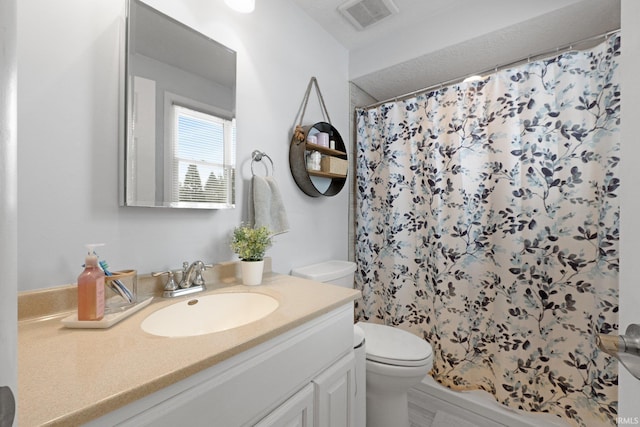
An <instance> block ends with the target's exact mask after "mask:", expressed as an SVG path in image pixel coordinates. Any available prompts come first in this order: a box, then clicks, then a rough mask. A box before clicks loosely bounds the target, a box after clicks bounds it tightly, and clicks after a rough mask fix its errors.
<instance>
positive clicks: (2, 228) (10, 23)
mask: <svg viewBox="0 0 640 427" xmlns="http://www.w3.org/2000/svg"><path fill="white" fill-rule="evenodd" d="M15 16H16V0H9V1H4V0H3V1H0V271H1V272H2V276H3V277H2V283H0V387H3V388H4V387H7V386H8V387H9V388H10V389H11V391H12V393H13V394H16V393H17V384H18V375H17V336H18V326H17V307H16V300H17V289H18V286H17V283H18V275H17V272H18V268H17V263H18V257H17V255H16V249H17V246H18V233H17V218H18V206H17V202H18V195H17V192H16V191H17V187H18V185H17V178H18V171H17V168H16V166H17V122H16V96H17V93H16V92H17V90H16V84H17V78H16V77H17V76H16V19H15ZM6 390H7V389H4V392H6ZM6 399H7V396H0V425H3V426H4V425H11V424H12V420H13V419H14V418H13V417H14V414H13V413H12V411H11V408H10V407H9V405H7V400H6Z"/></svg>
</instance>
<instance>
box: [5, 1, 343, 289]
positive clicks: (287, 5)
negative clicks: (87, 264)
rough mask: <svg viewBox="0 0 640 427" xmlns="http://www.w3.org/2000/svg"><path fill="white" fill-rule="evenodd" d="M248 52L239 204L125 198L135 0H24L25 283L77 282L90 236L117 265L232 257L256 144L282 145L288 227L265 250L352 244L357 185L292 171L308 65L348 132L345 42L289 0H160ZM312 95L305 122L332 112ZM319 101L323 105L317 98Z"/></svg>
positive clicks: (287, 258) (241, 68) (287, 253)
mask: <svg viewBox="0 0 640 427" xmlns="http://www.w3.org/2000/svg"><path fill="white" fill-rule="evenodd" d="M148 3H149V4H150V5H152V6H153V7H156V8H157V9H160V10H162V11H163V12H165V13H167V14H169V15H172V16H174V17H176V18H177V19H179V20H181V21H183V22H185V23H186V24H188V25H190V26H193V27H195V28H197V29H198V30H200V31H202V32H203V33H205V34H207V35H208V36H210V37H212V38H213V39H216V40H218V41H220V42H221V43H223V44H226V45H227V46H229V47H230V48H232V49H234V50H235V51H237V53H238V76H237V77H238V92H237V119H238V128H237V141H238V153H237V154H238V155H237V158H238V168H239V182H238V187H237V194H238V200H237V202H238V203H237V208H236V209H234V210H230V211H200V210H165V209H151V208H131V207H128V208H121V207H118V194H117V186H118V185H117V184H118V176H117V170H118V168H117V162H118V151H117V147H118V139H117V138H118V125H119V124H118V83H119V80H118V79H119V76H118V68H119V44H120V37H121V31H122V29H123V13H124V4H125V0H58V1H55V2H52V1H48V0H20V2H19V4H18V72H19V76H20V78H19V87H18V130H19V147H18V150H19V151H18V166H19V172H18V173H19V175H18V178H19V180H18V190H19V191H18V209H19V224H18V258H19V260H18V288H19V290H29V289H36V288H44V287H50V286H55V285H61V284H69V283H74V282H75V279H76V277H77V275H78V274H79V272H80V271H81V264H82V263H83V258H84V253H85V250H84V246H83V245H84V244H85V243H91V242H104V243H106V244H107V246H106V247H105V248H103V249H102V250H100V252H99V254H100V255H101V257H102V258H104V259H106V260H107V261H108V262H109V264H110V266H111V267H112V269H120V268H136V269H138V271H139V272H140V273H149V272H151V271H158V270H162V269H167V268H178V267H180V266H181V264H182V261H194V260H196V259H202V260H204V261H206V262H220V261H227V260H231V259H235V258H234V255H233V254H232V253H231V251H230V250H229V248H228V237H229V233H230V232H231V230H232V229H233V227H234V226H236V225H237V224H239V223H240V222H241V221H243V220H246V219H247V218H248V206H247V203H246V200H247V194H248V193H247V191H248V190H249V185H248V181H247V180H249V179H250V174H251V172H250V169H249V167H250V154H251V152H252V151H253V150H254V149H260V150H263V151H265V152H267V154H269V156H270V157H271V158H272V159H273V162H274V163H275V177H276V179H277V181H278V183H279V186H280V190H281V192H282V194H283V198H284V203H285V205H286V207H287V210H288V215H289V222H290V224H291V231H290V232H289V233H287V234H283V235H281V236H277V237H276V239H275V240H276V241H275V244H274V246H273V247H272V248H271V249H270V250H269V251H268V253H267V254H268V255H270V256H272V257H273V265H274V270H276V271H279V272H283V273H288V272H289V270H290V269H291V268H292V267H296V266H299V265H303V264H307V263H311V262H316V261H320V260H324V259H328V258H342V259H346V257H347V228H348V227H347V199H348V195H347V190H346V188H345V189H344V190H343V191H342V192H341V193H340V194H339V195H337V196H334V197H321V198H311V197H308V196H306V195H304V194H303V193H302V191H300V190H299V189H298V188H297V186H296V184H295V182H294V181H293V178H292V177H291V173H290V172H289V164H288V155H289V142H290V138H291V129H292V127H293V124H294V119H295V116H296V114H297V112H298V108H299V106H300V103H301V101H302V96H303V94H304V91H305V89H306V86H307V83H308V81H309V79H310V78H311V76H316V77H317V78H318V81H319V83H320V87H321V89H322V92H323V95H324V98H325V102H326V104H327V108H328V110H329V113H330V115H331V119H332V122H333V125H334V126H335V127H336V128H337V129H338V130H340V132H341V133H342V134H343V137H344V139H345V140H347V139H348V120H349V114H348V106H349V90H348V83H347V80H348V79H347V66H348V65H347V62H348V54H347V51H346V50H345V49H344V48H343V47H342V46H340V45H339V44H338V43H337V42H336V41H335V40H334V39H332V38H331V37H329V36H328V35H327V34H326V33H325V32H324V31H323V30H322V29H321V28H320V27H319V26H318V25H317V24H315V22H313V21H312V20H311V19H310V18H309V17H307V16H306V15H304V14H303V13H302V12H301V11H300V9H299V8H298V7H297V6H295V5H293V4H292V3H291V2H289V0H271V1H269V2H265V1H258V2H256V3H257V4H256V11H255V12H254V13H252V14H250V15H242V14H238V13H235V12H233V11H231V10H228V9H227V8H226V6H225V5H224V2H222V1H210V0H183V1H180V2H176V1H174V0H149V1H148ZM317 105H318V102H317V100H316V98H315V97H312V98H311V102H310V109H309V111H308V113H307V117H306V119H307V120H305V122H307V123H314V122H316V121H320V120H321V119H322V117H321V115H320V113H319V109H318V108H317ZM312 107H313V108H312Z"/></svg>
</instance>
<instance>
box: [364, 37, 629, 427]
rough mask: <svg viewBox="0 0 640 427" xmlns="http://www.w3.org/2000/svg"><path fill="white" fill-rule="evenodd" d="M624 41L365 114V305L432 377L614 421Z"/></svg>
mask: <svg viewBox="0 0 640 427" xmlns="http://www.w3.org/2000/svg"><path fill="white" fill-rule="evenodd" d="M619 53H620V38H619V35H618V34H616V35H613V36H611V37H609V38H608V39H607V40H606V41H604V42H603V43H601V44H600V45H598V46H596V47H594V48H592V49H589V50H585V51H572V52H568V53H564V54H562V55H559V56H557V57H554V58H551V59H546V60H542V61H537V62H532V63H528V64H525V65H522V66H518V67H515V68H512V69H509V70H505V71H501V72H497V73H495V74H493V75H491V76H490V77H488V78H486V79H485V80H484V81H480V82H475V83H461V84H458V85H453V86H450V87H445V88H443V89H441V90H437V91H434V92H430V93H426V94H422V95H418V96H415V97H413V98H411V99H407V100H404V101H398V102H393V103H386V104H383V105H381V106H379V107H377V108H372V109H368V110H359V111H358V114H357V148H356V150H357V156H356V163H357V164H356V171H357V177H356V185H357V190H356V193H357V195H356V197H357V201H356V203H357V216H356V241H357V248H356V261H357V264H358V271H357V273H356V286H357V287H358V288H359V289H361V290H362V291H363V298H362V300H361V301H359V302H358V304H357V308H356V315H357V317H358V318H359V319H360V320H368V321H374V322H379V323H385V324H389V325H395V326H398V327H401V328H404V329H407V330H409V331H411V332H413V333H415V334H416V335H419V336H421V337H424V339H426V340H428V341H429V342H430V343H431V344H432V346H433V349H434V367H433V370H432V372H431V374H432V376H433V377H434V378H435V379H436V380H437V381H439V382H440V383H442V384H444V385H446V386H449V387H451V388H454V389H458V390H466V389H483V390H486V391H487V392H489V393H491V394H493V395H494V396H495V397H496V399H497V400H498V401H499V402H501V403H503V404H505V405H508V406H511V407H514V408H519V409H523V410H527V411H534V412H548V413H552V414H556V415H558V416H560V417H563V418H564V419H565V420H566V421H568V422H570V423H572V424H574V425H580V426H594V425H606V424H610V425H615V418H616V416H617V362H616V361H615V360H614V359H613V358H611V357H609V356H607V355H606V354H604V353H602V352H600V351H599V350H598V349H597V346H596V344H595V336H596V334H597V333H617V329H618V324H617V322H618V314H617V311H618V237H619V204H618V203H619V202H618V197H617V191H618V186H619V179H618V165H619V161H620V158H619V125H620V119H619V112H620V88H619V83H618V76H617V72H616V70H617V67H618V63H617V61H618V56H619Z"/></svg>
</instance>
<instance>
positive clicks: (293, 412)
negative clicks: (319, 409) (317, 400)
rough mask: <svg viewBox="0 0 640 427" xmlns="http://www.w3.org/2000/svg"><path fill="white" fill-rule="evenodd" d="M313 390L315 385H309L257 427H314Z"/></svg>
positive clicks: (261, 421)
mask: <svg viewBox="0 0 640 427" xmlns="http://www.w3.org/2000/svg"><path fill="white" fill-rule="evenodd" d="M313 390H314V388H313V384H307V385H306V386H305V387H304V388H303V389H302V390H300V391H299V392H297V393H296V394H294V395H293V396H291V397H290V398H289V399H288V400H287V401H286V402H284V403H283V404H282V405H280V406H278V407H277V408H276V409H274V410H273V412H271V413H270V414H269V415H267V416H266V417H264V418H263V419H262V420H260V422H258V424H256V427H312V426H313Z"/></svg>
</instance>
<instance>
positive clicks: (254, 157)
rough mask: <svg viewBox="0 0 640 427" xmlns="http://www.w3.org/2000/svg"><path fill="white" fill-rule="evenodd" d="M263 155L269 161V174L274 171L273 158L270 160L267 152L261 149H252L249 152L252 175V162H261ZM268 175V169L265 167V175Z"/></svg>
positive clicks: (252, 172) (253, 173)
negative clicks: (251, 151)
mask: <svg viewBox="0 0 640 427" xmlns="http://www.w3.org/2000/svg"><path fill="white" fill-rule="evenodd" d="M263 157H266V158H267V159H268V160H269V163H271V175H273V171H274V167H273V160H271V157H269V155H268V154H267V153H265V152H263V151H258V150H253V153H251V174H252V175H255V174H256V173H255V172H254V171H253V164H254V163H255V162H261V161H262V158H263ZM268 175H269V169H268V168H267V176H268Z"/></svg>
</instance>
